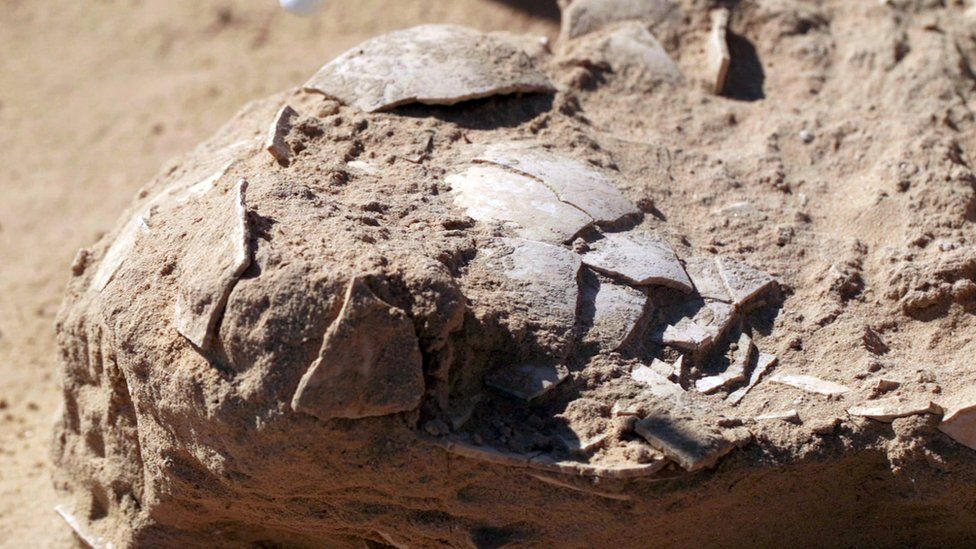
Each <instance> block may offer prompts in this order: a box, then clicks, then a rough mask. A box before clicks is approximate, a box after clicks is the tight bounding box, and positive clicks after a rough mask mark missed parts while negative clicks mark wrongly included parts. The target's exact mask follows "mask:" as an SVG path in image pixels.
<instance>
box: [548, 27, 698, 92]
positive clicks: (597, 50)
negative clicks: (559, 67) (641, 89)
mask: <svg viewBox="0 0 976 549" xmlns="http://www.w3.org/2000/svg"><path fill="white" fill-rule="evenodd" d="M564 57H565V58H566V59H567V62H569V63H574V64H579V65H583V66H592V65H596V66H603V65H606V66H609V67H610V69H611V71H612V72H613V73H614V74H616V75H631V74H634V75H637V76H639V77H640V78H641V79H643V80H644V81H645V82H646V83H647V84H649V85H652V86H653V85H655V84H657V83H660V82H670V83H680V82H681V81H682V80H683V79H684V77H683V75H682V74H681V69H679V68H678V65H677V64H675V62H674V60H672V59H671V56H669V55H668V52H667V51H665V50H664V47H663V46H662V45H661V43H660V42H658V40H657V38H655V37H654V35H653V34H651V33H650V31H648V30H647V27H645V26H644V25H642V24H640V23H637V22H630V23H625V24H622V25H619V26H615V27H614V28H611V29H607V30H606V31H604V32H598V33H593V34H590V35H588V36H586V37H585V38H582V39H580V40H576V41H573V42H571V43H570V44H569V47H568V48H567V51H566V52H565V53H564ZM627 82H628V84H629V85H634V82H633V79H630V80H628V81H627Z"/></svg>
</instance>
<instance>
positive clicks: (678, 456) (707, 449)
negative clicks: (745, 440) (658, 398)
mask: <svg viewBox="0 0 976 549" xmlns="http://www.w3.org/2000/svg"><path fill="white" fill-rule="evenodd" d="M634 430H635V431H637V434H639V435H640V436H642V437H643V438H644V439H645V440H647V442H648V443H650V445H651V446H653V447H654V448H655V449H657V450H659V451H660V452H661V453H663V454H664V455H665V456H666V457H668V458H669V459H671V460H674V461H675V462H676V463H677V464H678V465H680V466H681V467H682V468H684V469H685V470H687V471H697V470H698V469H704V468H708V467H713V466H714V465H715V464H716V463H717V462H718V460H719V458H721V457H722V456H724V455H725V454H727V453H729V452H731V451H732V449H733V448H735V443H734V442H733V441H731V440H729V439H728V438H726V437H725V436H724V435H723V434H722V433H721V431H719V430H718V429H717V428H715V427H714V426H712V425H711V424H710V422H709V421H708V420H707V415H706V414H705V413H704V412H701V411H697V410H695V411H692V410H688V409H681V408H678V407H674V406H663V405H658V406H656V407H655V409H654V410H653V411H651V412H650V413H648V414H647V416H646V417H645V418H644V419H642V420H640V421H638V422H637V424H636V425H635V426H634Z"/></svg>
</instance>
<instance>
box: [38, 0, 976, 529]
mask: <svg viewBox="0 0 976 549" xmlns="http://www.w3.org/2000/svg"><path fill="white" fill-rule="evenodd" d="M578 1H579V4H578V5H577V6H576V8H574V7H573V5H570V6H569V7H568V8H567V12H566V17H564V24H566V25H569V27H567V28H566V29H564V33H563V36H564V38H563V40H562V41H561V42H559V43H557V44H554V45H552V46H550V45H549V44H548V43H546V42H536V43H533V42H532V41H531V40H527V39H525V38H520V37H516V36H512V35H508V34H496V35H484V34H480V33H476V32H475V31H470V30H466V29H461V28H459V27H441V26H427V27H420V28H417V29H413V30H411V31H405V32H398V33H394V34H391V35H385V36H382V37H378V38H376V39H373V40H371V41H370V42H368V43H367V45H366V46H364V47H362V48H355V49H353V50H351V51H350V52H349V53H347V54H345V55H343V56H341V57H339V58H338V59H337V60H336V61H334V62H333V63H331V64H329V65H327V66H326V67H325V68H323V70H322V72H320V73H319V74H318V75H316V76H315V77H314V78H313V79H312V80H311V81H310V82H309V83H308V84H306V85H305V86H304V87H303V88H301V89H296V90H293V91H290V92H286V93H283V94H280V95H278V96H275V97H272V98H269V99H266V100H262V101H258V102H255V103H252V104H250V105H249V106H248V107H246V108H245V109H244V110H243V111H242V112H241V113H240V114H239V115H238V116H237V117H235V119H234V120H232V121H231V122H230V123H229V124H228V125H227V126H225V128H224V129H222V130H221V131H220V132H218V134H217V135H215V136H214V137H213V138H212V139H210V140H209V141H207V142H206V143H204V144H203V145H201V146H200V147H199V148H198V149H197V150H195V151H194V152H193V153H191V154H190V155H188V156H186V157H185V158H184V159H183V160H182V161H181V162H180V163H179V164H177V165H175V166H174V167H172V168H170V169H168V170H167V171H166V172H165V173H163V174H161V175H160V176H159V177H157V178H156V180H154V181H153V182H152V183H151V184H150V185H149V186H148V187H146V188H145V189H144V191H143V192H142V193H140V196H139V198H138V199H137V202H136V203H135V205H134V206H133V208H132V210H131V211H130V212H129V214H128V215H127V216H126V217H125V218H124V220H123V221H122V223H121V224H120V225H119V227H118V229H117V230H116V231H114V233H113V234H112V235H110V236H109V237H108V238H106V239H105V240H103V242H101V243H100V244H99V245H98V246H96V247H95V248H93V249H92V250H83V251H82V252H81V253H80V254H79V256H78V258H77V259H76V262H75V265H74V266H73V274H74V278H73V280H72V282H71V285H70V288H69V295H68V298H67V300H66V302H65V305H64V307H63V309H62V312H61V315H60V319H59V343H60V346H61V349H62V356H63V361H64V367H65V383H64V395H65V411H64V415H63V417H62V420H61V422H60V425H59V428H58V435H57V440H56V448H55V453H56V459H57V462H58V465H59V467H60V469H59V472H58V477H57V485H58V488H59V490H60V491H61V493H62V494H63V495H64V497H65V502H64V504H63V505H62V507H61V508H60V510H61V512H62V513H63V515H64V516H65V517H66V518H68V519H69V521H70V522H72V523H73V526H74V527H75V528H76V530H77V531H78V532H79V534H80V535H81V536H83V537H84V538H86V539H87V540H89V542H90V543H92V544H94V545H103V544H107V543H109V542H112V543H115V544H118V545H123V546H125V545H131V544H155V545H159V544H164V545H165V544H175V543H177V542H179V541H181V540H187V541H189V540H192V542H193V543H203V542H206V543H208V544H212V545H221V544H226V545H235V544H240V543H263V542H278V543H287V544H296V545H303V544H308V545H322V544H329V545H330V546H343V545H351V546H352V545H356V544H359V543H363V542H364V540H365V542H366V543H368V544H381V545H382V544H387V545H393V546H428V545H449V546H478V547H482V546H485V547H500V546H504V545H507V544H518V545H529V546H532V545H538V546H550V545H564V544H565V545H573V544H580V543H583V544H588V545H606V544H609V543H613V544H618V545H623V546H628V547H629V546H641V545H645V544H646V543H645V542H644V541H642V540H646V536H647V535H648V534H647V532H648V531H652V532H655V534H654V536H655V537H654V539H655V540H660V541H661V542H662V543H668V542H670V543H673V544H676V545H681V544H688V543H711V544H715V543H718V542H719V541H720V540H728V539H744V538H741V537H738V536H743V535H748V536H749V539H752V540H762V541H764V542H774V541H787V540H798V539H809V538H807V537H806V536H808V535H809V533H810V532H812V531H817V529H818V528H820V527H821V526H823V525H826V524H834V526H832V527H831V528H830V530H829V531H828V532H826V533H821V534H820V536H821V537H820V538H819V539H820V540H821V541H822V542H823V543H825V544H840V543H843V544H849V543H864V542H869V541H874V542H878V540H890V541H891V542H911V541H916V542H917V541H918V540H919V539H926V538H918V537H917V536H921V535H925V536H934V537H931V538H927V539H940V540H944V541H945V542H955V543H962V542H963V541H965V540H971V536H972V535H973V532H974V524H976V516H974V515H973V514H972V513H971V512H970V511H969V510H967V509H965V508H961V507H959V506H957V505H955V503H954V502H955V501H957V500H958V498H960V497H971V496H972V494H971V493H970V492H971V491H972V490H971V489H969V488H967V487H966V486H971V485H972V483H971V482H969V483H966V482H963V480H964V479H969V480H970V481H971V480H972V478H973V472H974V468H973V463H974V461H973V460H974V457H973V456H972V455H971V454H972V451H971V450H969V449H968V448H965V447H963V446H961V445H959V444H957V443H956V442H954V441H953V440H952V438H955V439H956V440H958V441H960V442H963V443H964V444H965V443H969V444H971V443H972V438H971V429H969V426H970V425H971V421H972V415H971V411H970V410H971V407H972V406H973V404H974V400H973V397H972V396H971V392H970V391H969V390H968V387H970V386H971V382H972V380H973V378H974V377H976V371H974V370H973V369H972V368H970V367H967V366H966V365H965V363H964V362H963V357H964V356H965V353H966V351H967V350H968V345H969V339H967V338H965V337H962V336H951V337H950V335H948V334H950V333H953V332H954V333H956V334H961V333H965V331H966V330H967V329H968V328H969V327H970V326H971V325H972V323H973V320H972V316H971V311H972V306H973V304H974V303H976V301H974V299H976V292H971V291H969V289H968V288H969V287H970V286H972V287H974V288H976V269H974V268H972V267H973V266H972V265H970V263H972V258H973V257H976V255H974V254H973V252H972V243H971V242H970V240H971V237H970V236H969V232H970V226H969V224H970V223H971V222H972V212H971V210H972V203H973V196H974V185H973V182H974V181H976V177H974V175H973V173H972V171H971V170H970V168H969V160H968V156H967V152H966V151H967V150H968V148H969V146H970V145H971V143H970V141H971V138H968V137H967V136H969V135H970V134H971V133H972V131H971V129H972V125H973V122H974V121H973V117H972V113H971V111H970V110H969V102H970V101H972V99H973V96H974V88H973V76H972V73H971V71H969V69H968V67H969V62H970V61H969V59H970V55H971V54H973V53H976V48H973V47H972V44H973V42H972V40H971V36H972V35H971V34H970V32H969V31H968V30H966V19H965V17H964V16H963V14H962V10H961V8H959V7H958V6H953V7H945V8H932V7H924V6H921V5H916V4H912V3H898V2H892V3H890V5H883V6H879V5H876V4H875V3H870V5H867V4H865V3H842V2H827V3H823V4H816V5H813V6H811V5H809V4H793V3H776V4H764V3H750V2H743V3H740V4H736V5H735V6H734V9H732V10H731V12H729V13H728V14H725V13H724V12H723V14H720V15H719V16H715V15H714V13H713V11H712V10H711V8H713V7H715V6H712V5H711V4H710V3H708V2H699V1H687V2H683V3H672V2H649V3H648V4H647V5H646V6H644V8H646V9H636V8H637V7H639V6H638V4H640V3H635V2H633V1H624V0H621V5H622V6H623V7H626V8H627V9H621V10H610V11H606V10H605V9H604V8H605V6H599V7H600V9H595V8H594V6H595V5H596V4H595V3H593V2H584V1H583V0H578ZM574 9H575V10H576V11H575V12H574V11H573V10H574ZM622 14H623V15H626V17H623V15H622ZM726 15H730V17H726ZM864 21H871V22H873V25H874V26H875V28H877V29H879V30H880V31H883V32H879V33H878V34H877V35H871V34H869V33H864V32H862V31H861V30H860V29H861V26H862V24H863V22H864ZM725 25H729V26H728V28H726V27H725ZM723 34H724V36H725V39H724V40H721V39H719V40H716V39H715V38H714V37H715V36H720V37H721V36H723ZM431 37H433V38H431ZM747 37H748V38H747ZM434 38H436V40H434ZM431 40H433V41H434V42H435V43H436V46H437V47H433V46H431ZM405 43H406V44H407V45H406V46H405ZM404 47H406V48H407V49H408V50H410V51H413V52H414V55H415V56H417V58H418V59H419V61H417V62H416V63H414V62H413V61H411V62H410V63H408V64H407V67H406V69H405V70H406V71H407V72H408V73H409V75H408V76H409V77H404V78H400V75H398V74H393V73H389V71H388V70H387V69H388V68H389V67H390V66H391V63H393V61H392V60H391V57H390V52H391V51H399V50H402V49H403V48H404ZM716 59H717V60H718V61H716ZM723 60H725V61H729V62H728V63H726V62H725V61H723ZM377 67H379V68H380V69H382V70H374V69H376V68H377ZM425 86H429V87H430V88H431V89H425ZM716 89H718V90H721V92H722V95H718V96H717V95H715V94H714V93H712V92H713V91H715V90H716ZM528 92H537V93H528ZM473 98H477V99H473ZM418 103H435V105H429V104H418ZM905 105H912V109H911V110H906V108H905ZM851 181H858V182H860V184H859V185H851V183H850V182H851ZM852 227H854V228H856V234H854V235H852V234H851V230H852ZM943 414H944V415H945V418H944V420H943V418H942V416H943ZM784 420H785V421H784ZM940 427H941V428H942V431H944V433H945V434H944V433H943V432H941V431H940V430H939V428H940ZM947 435H948V436H947ZM950 437H952V438H950ZM774 465H775V466H779V467H781V469H780V471H781V472H780V474H778V475H775V476H769V474H768V473H769V470H770V469H769V468H770V467H771V466H774ZM839 474H845V475H849V476H850V477H849V478H850V481H849V482H852V483H858V485H859V486H863V488H861V490H863V491H864V494H860V493H858V490H855V489H852V488H851V487H850V486H843V485H841V484H840V483H836V482H828V479H835V478H837V475H839ZM950 474H951V476H950ZM879 475H880V476H882V477H884V479H885V480H884V481H877V480H876V478H877V477H878V476H879ZM950 484H951V486H950ZM909 486H910V487H911V488H908V487H909ZM907 489H910V490H912V491H913V499H912V501H911V502H905V500H904V499H901V498H902V494H903V493H904V491H905V490H907ZM861 496H863V497H864V498H867V499H869V500H871V501H873V504H872V508H871V509H872V515H873V516H872V519H873V520H870V521H868V522H869V524H860V525H859V527H860V529H859V531H857V532H855V531H854V528H853V526H854V522H853V519H851V520H852V522H849V523H847V522H845V523H844V524H841V526H840V527H837V526H836V520H837V519H836V516H837V515H838V514H844V515H843V517H844V518H843V519H841V521H842V522H843V521H847V520H848V518H850V517H855V516H857V511H856V509H857V505H858V504H857V503H856V501H857V500H858V498H859V497H861ZM745 505H751V506H754V507H743V506H745ZM743 508H745V509H746V511H745V512H744V513H743V511H742V509H743ZM527 509H531V510H532V513H531V514H528V513H527V512H526V510H527ZM770 509H776V510H777V511H776V513H775V515H776V516H762V517H761V518H759V519H755V516H756V515H757V514H760V515H762V513H765V512H768V511H769V510H770ZM933 510H934V511H935V512H934V513H933ZM926 513H928V514H926ZM933 514H935V518H931V516H932V515H933ZM921 516H927V517H930V519H929V520H928V521H927V522H926V523H925V524H917V522H918V517H921ZM831 517H834V518H831ZM905 520H911V521H913V527H912V528H910V529H906V530H904V531H893V530H892V529H891V528H889V527H888V526H887V525H886V523H885V521H905ZM845 526H847V527H845ZM733 532H735V534H734V535H733ZM746 532H748V534H746ZM659 533H660V537H658V534H659Z"/></svg>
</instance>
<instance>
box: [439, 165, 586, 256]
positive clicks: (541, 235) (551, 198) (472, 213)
mask: <svg viewBox="0 0 976 549" xmlns="http://www.w3.org/2000/svg"><path fill="white" fill-rule="evenodd" d="M446 181H447V183H448V184H449V185H450V186H451V192H452V193H453V195H454V203H455V204H456V205H457V206H458V207H460V208H464V210H465V212H466V213H467V215H468V216H469V217H471V218H472V219H474V220H476V221H494V222H497V223H511V224H513V225H514V226H515V229H514V230H515V233H516V234H518V235H519V236H521V237H523V238H526V239H529V240H538V241H540V242H550V243H553V244H559V243H562V242H565V241H567V240H570V239H571V238H573V236H575V235H576V233H578V232H579V231H581V230H582V229H583V228H584V227H586V226H587V225H590V224H591V223H592V222H593V219H592V218H591V217H589V216H588V215H586V214H585V213H583V212H581V211H580V210H578V209H576V208H574V207H572V206H570V205H569V204H566V203H565V202H561V201H560V200H559V198H558V197H557V196H556V195H555V194H554V193H553V192H552V191H551V190H549V188H548V187H546V186H545V185H543V184H542V183H540V182H538V181H536V180H534V179H532V178H530V177H527V176H524V175H521V174H517V173H513V172H511V171H508V170H505V169H504V168H500V167H497V166H480V165H479V166H470V167H469V168H467V169H466V170H465V171H463V172H461V173H457V174H453V175H449V176H448V177H447V179H446Z"/></svg>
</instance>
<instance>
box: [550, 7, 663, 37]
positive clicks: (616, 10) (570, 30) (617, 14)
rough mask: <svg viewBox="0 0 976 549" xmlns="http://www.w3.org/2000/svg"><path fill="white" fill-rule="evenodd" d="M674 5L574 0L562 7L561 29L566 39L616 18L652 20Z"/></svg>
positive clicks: (606, 24) (595, 28)
mask: <svg viewBox="0 0 976 549" xmlns="http://www.w3.org/2000/svg"><path fill="white" fill-rule="evenodd" d="M674 9H675V6H674V3H673V2H672V1H671V0H575V1H573V2H572V3H570V4H569V6H567V7H566V9H564V10H563V17H562V31H561V33H562V36H563V38H564V39H570V38H576V37H578V36H583V35H584V34H587V33H591V32H593V31H596V30H599V29H601V28H603V27H606V26H608V25H610V24H613V23H617V22H620V21H631V20H632V21H638V22H643V23H645V24H647V23H650V24H654V23H658V22H660V21H661V20H662V19H664V18H665V17H666V16H667V15H668V14H670V13H671V12H672V11H673V10H674Z"/></svg>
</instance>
